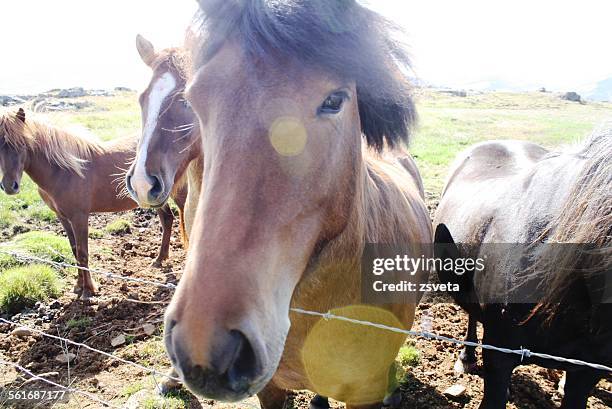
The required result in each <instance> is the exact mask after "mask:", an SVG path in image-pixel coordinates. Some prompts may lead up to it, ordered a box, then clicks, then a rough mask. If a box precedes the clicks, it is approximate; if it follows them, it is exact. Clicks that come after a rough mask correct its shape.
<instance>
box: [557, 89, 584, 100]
mask: <svg viewBox="0 0 612 409" xmlns="http://www.w3.org/2000/svg"><path fill="white" fill-rule="evenodd" d="M561 99H564V100H566V101H572V102H582V97H581V96H580V94H578V93H577V92H574V91H570V92H566V93H565V94H563V95H562V96H561Z"/></svg>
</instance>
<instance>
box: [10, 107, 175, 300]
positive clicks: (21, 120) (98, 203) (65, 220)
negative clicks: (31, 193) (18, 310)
mask: <svg viewBox="0 0 612 409" xmlns="http://www.w3.org/2000/svg"><path fill="white" fill-rule="evenodd" d="M135 149H136V138H133V137H130V138H122V139H119V140H117V141H113V142H109V143H99V142H97V141H94V140H89V139H87V138H84V137H81V136H77V135H74V134H71V133H69V132H66V131H64V130H61V129H59V128H56V127H54V126H51V125H47V124H45V123H43V122H41V121H38V120H35V119H32V118H29V117H28V118H27V119H26V113H25V112H24V110H23V109H21V108H20V109H19V111H18V112H17V114H14V113H6V114H3V115H2V116H0V170H1V171H2V184H1V185H0V187H1V188H2V190H4V191H5V192H6V193H7V194H10V195H13V194H17V193H19V187H20V186H19V184H20V183H21V176H22V174H23V172H24V171H25V172H26V173H27V174H28V175H29V176H30V178H31V179H32V180H33V181H34V183H36V184H37V185H38V191H39V193H40V196H41V197H42V199H43V200H44V201H45V203H46V204H47V205H48V206H49V207H50V208H51V209H52V210H53V211H54V212H55V213H56V215H57V217H58V219H59V220H60V222H61V223H62V226H63V227H64V230H65V232H66V235H67V236H68V240H69V241H70V246H71V247H72V251H73V253H74V256H75V258H76V260H77V263H78V265H79V266H80V267H85V268H87V267H88V265H89V264H88V259H89V251H88V230H89V226H88V220H89V214H90V213H94V212H119V211H125V210H130V209H134V208H135V207H136V206H137V205H136V203H135V202H134V201H133V200H131V199H130V198H129V197H128V196H127V195H126V194H125V192H123V191H122V184H121V181H122V180H123V178H122V177H120V176H119V175H120V174H122V173H123V169H125V168H127V167H128V166H129V164H130V162H131V160H132V159H133V157H134V152H135ZM174 199H175V201H176V203H177V205H178V206H179V208H181V209H182V207H183V205H184V200H185V192H184V190H182V191H179V192H178V194H176V195H174ZM157 213H158V215H159V217H160V220H161V225H162V231H163V234H162V244H161V247H160V251H159V254H158V256H157V258H156V260H155V261H154V263H153V264H154V265H156V266H159V265H161V263H162V261H163V260H164V259H166V258H167V257H168V249H169V245H170V235H171V232H172V221H173V219H174V216H173V215H172V211H171V210H170V208H169V207H168V206H164V207H162V208H160V209H159V210H158V212H157ZM181 223H182V220H181ZM74 291H75V292H76V293H77V294H79V295H80V296H81V297H82V298H83V299H86V298H89V297H90V296H92V295H94V294H95V292H96V286H95V284H94V281H93V279H92V278H91V275H90V273H89V271H85V270H80V271H79V276H78V280H77V283H76V285H75V288H74Z"/></svg>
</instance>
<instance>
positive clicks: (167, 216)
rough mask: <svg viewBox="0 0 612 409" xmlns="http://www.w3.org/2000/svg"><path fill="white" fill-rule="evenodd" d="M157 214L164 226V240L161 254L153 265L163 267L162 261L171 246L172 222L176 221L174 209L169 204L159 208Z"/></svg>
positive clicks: (160, 250)
mask: <svg viewBox="0 0 612 409" xmlns="http://www.w3.org/2000/svg"><path fill="white" fill-rule="evenodd" d="M157 215H158V216H159V221H160V222H161V227H162V242H161V246H160V248H159V254H158V255H157V258H156V259H155V261H154V262H153V263H151V267H161V266H162V262H163V261H164V260H165V259H167V258H168V253H169V248H170V236H171V235H172V222H174V215H173V214H172V209H170V206H168V204H165V205H164V206H163V207H162V208H160V209H157Z"/></svg>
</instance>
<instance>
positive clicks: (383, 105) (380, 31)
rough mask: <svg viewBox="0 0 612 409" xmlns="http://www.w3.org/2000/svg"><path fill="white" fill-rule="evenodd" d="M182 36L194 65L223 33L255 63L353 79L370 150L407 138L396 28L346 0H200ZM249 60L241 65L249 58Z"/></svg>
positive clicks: (402, 51)
mask: <svg viewBox="0 0 612 409" xmlns="http://www.w3.org/2000/svg"><path fill="white" fill-rule="evenodd" d="M200 8H201V12H200V15H198V16H197V17H196V19H195V20H194V23H193V27H192V30H191V31H190V32H193V33H192V34H193V35H192V36H191V37H190V40H189V43H191V44H192V45H191V46H192V47H195V50H194V51H195V52H194V55H195V57H194V66H195V67H194V68H196V69H197V67H199V66H203V65H204V64H206V62H207V61H208V60H210V59H211V58H212V57H213V56H214V55H216V53H217V52H218V51H219V49H220V48H221V47H222V46H223V44H225V42H226V41H227V39H229V38H231V39H232V40H235V41H236V42H237V43H238V44H240V46H241V48H242V49H243V51H244V54H245V56H246V57H247V58H248V59H250V60H251V61H252V62H257V64H270V65H276V64H275V63H278V61H279V57H280V58H287V59H288V60H292V61H297V62H299V63H300V64H301V65H303V66H310V67H314V68H318V69H323V70H325V71H327V72H329V73H331V74H332V75H334V76H336V77H338V78H342V79H346V80H351V81H355V83H356V85H357V93H358V103H359V112H360V117H361V128H362V133H363V134H364V135H365V137H366V140H367V142H368V144H369V145H370V146H372V147H374V148H376V149H377V150H379V151H380V150H382V149H383V148H384V147H385V146H390V147H393V146H395V145H397V144H398V143H399V142H400V141H402V140H403V141H406V142H407V141H408V137H409V135H410V130H411V127H412V126H413V125H414V123H415V122H416V110H415V107H414V103H413V101H412V91H411V87H410V84H409V81H408V79H407V71H410V70H411V68H410V58H409V55H408V52H407V51H406V48H405V47H404V45H403V44H402V43H401V42H400V41H398V38H400V35H398V34H400V33H401V30H400V29H399V28H398V27H397V26H396V25H394V24H392V23H391V22H389V21H388V20H386V19H384V18H383V17H382V16H380V15H379V14H377V13H375V12H373V11H371V10H369V9H367V8H365V7H363V6H361V5H359V4H358V3H357V2H356V1H354V0H343V1H328V0H312V1H308V2H306V1H301V0H248V1H247V0H230V1H218V0H202V1H200ZM257 64H249V65H257Z"/></svg>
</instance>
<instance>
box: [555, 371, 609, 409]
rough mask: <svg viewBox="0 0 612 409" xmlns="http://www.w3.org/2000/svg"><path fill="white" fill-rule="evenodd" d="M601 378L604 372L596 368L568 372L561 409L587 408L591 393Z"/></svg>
mask: <svg viewBox="0 0 612 409" xmlns="http://www.w3.org/2000/svg"><path fill="white" fill-rule="evenodd" d="M601 378H602V372H600V371H596V370H594V369H582V370H577V371H571V372H570V371H568V372H566V379H565V388H564V392H565V394H564V396H563V400H562V401H561V409H570V408H571V409H585V408H586V407H587V400H588V398H589V394H590V393H591V391H592V390H593V388H594V387H595V386H596V385H597V382H599V380H600V379H601Z"/></svg>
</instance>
